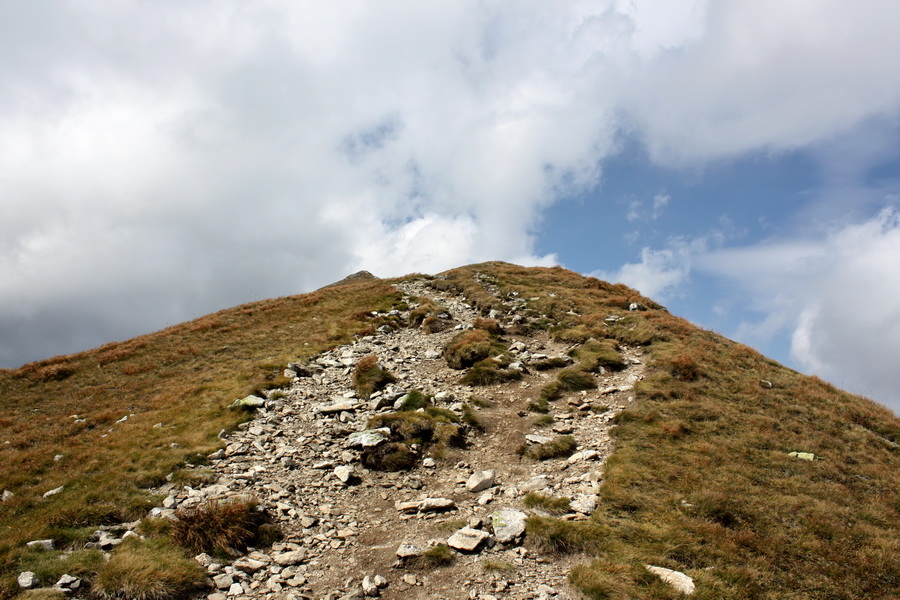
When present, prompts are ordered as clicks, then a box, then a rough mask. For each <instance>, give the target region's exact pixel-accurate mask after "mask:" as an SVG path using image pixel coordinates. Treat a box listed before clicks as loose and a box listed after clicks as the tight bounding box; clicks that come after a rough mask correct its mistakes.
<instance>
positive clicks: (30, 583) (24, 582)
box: [18, 571, 38, 590]
mask: <svg viewBox="0 0 900 600" xmlns="http://www.w3.org/2000/svg"><path fill="white" fill-rule="evenodd" d="M18 582H19V587H20V588H23V589H26V590H30V589H31V588H33V587H36V586H37V584H38V578H37V575H35V574H34V573H32V572H31V571H23V572H22V573H19V577H18Z"/></svg>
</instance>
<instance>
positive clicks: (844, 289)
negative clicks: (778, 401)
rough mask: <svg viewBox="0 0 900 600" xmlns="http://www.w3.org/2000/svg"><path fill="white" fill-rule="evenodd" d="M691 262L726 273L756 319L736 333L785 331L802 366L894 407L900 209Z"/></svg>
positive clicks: (898, 401) (899, 401)
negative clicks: (799, 237) (819, 232)
mask: <svg viewBox="0 0 900 600" xmlns="http://www.w3.org/2000/svg"><path fill="white" fill-rule="evenodd" d="M694 264H695V268H697V269H698V270H703V271H705V272H708V273H713V274H716V275H718V276H721V277H725V278H729V279H732V280H733V281H734V282H735V283H736V284H737V285H739V286H740V287H741V288H742V289H744V290H745V291H747V292H748V293H749V297H750V298H751V302H752V305H753V308H754V309H756V310H759V311H761V312H762V313H763V314H764V315H765V318H764V320H763V322H762V323H745V324H744V326H743V329H742V331H741V332H739V337H744V338H745V339H746V338H747V337H751V336H754V334H755V336H754V337H755V338H756V339H753V337H751V340H750V341H759V337H760V334H763V335H765V334H769V335H771V334H772V333H774V332H776V331H778V330H782V329H785V330H787V331H789V332H790V335H791V355H792V357H793V359H794V360H796V361H797V363H798V365H799V366H800V367H801V368H802V369H803V370H805V371H807V372H812V373H816V374H819V375H821V376H822V377H824V378H826V379H828V380H829V381H833V382H834V383H835V384H837V385H839V386H841V387H845V388H847V389H851V390H854V391H856V392H858V393H861V394H865V395H868V396H871V397H873V398H876V399H878V400H879V401H880V402H883V403H885V404H887V405H888V406H890V407H892V408H893V409H894V410H895V411H900V394H898V392H897V390H898V387H897V369H896V356H898V354H900V279H898V277H897V265H900V212H898V210H897V209H895V208H886V209H885V210H883V211H882V212H881V213H880V214H878V215H877V216H876V217H874V218H872V219H868V220H865V221H862V222H858V223H852V224H848V225H844V226H841V227H835V228H833V229H832V230H830V231H828V232H827V233H826V234H824V235H821V236H816V237H810V238H809V239H807V240H805V241H802V242H797V241H793V242H785V243H779V242H769V243H762V244H759V245H754V246H748V247H743V248H732V249H727V250H719V251H714V252H711V253H708V254H706V255H703V256H699V257H695V259H694Z"/></svg>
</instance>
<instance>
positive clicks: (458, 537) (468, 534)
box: [447, 527, 491, 552]
mask: <svg viewBox="0 0 900 600" xmlns="http://www.w3.org/2000/svg"><path fill="white" fill-rule="evenodd" d="M489 537H491V535H490V534H489V533H488V532H486V531H482V530H480V529H472V528H471V527H463V528H462V529H460V530H459V531H457V532H456V533H454V534H453V535H451V536H450V538H449V539H448V540H447V545H448V546H450V547H451V548H454V549H456V550H462V551H464V552H473V551H474V550H475V549H477V548H478V547H479V546H480V545H481V544H482V542H484V541H485V540H487V539H488V538H489Z"/></svg>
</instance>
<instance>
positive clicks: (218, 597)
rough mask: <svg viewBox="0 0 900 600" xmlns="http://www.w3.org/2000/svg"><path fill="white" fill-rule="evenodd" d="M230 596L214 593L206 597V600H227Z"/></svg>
mask: <svg viewBox="0 0 900 600" xmlns="http://www.w3.org/2000/svg"><path fill="white" fill-rule="evenodd" d="M227 599H228V596H226V595H225V594H222V593H220V592H214V593H212V594H210V595H209V596H207V597H206V600H227Z"/></svg>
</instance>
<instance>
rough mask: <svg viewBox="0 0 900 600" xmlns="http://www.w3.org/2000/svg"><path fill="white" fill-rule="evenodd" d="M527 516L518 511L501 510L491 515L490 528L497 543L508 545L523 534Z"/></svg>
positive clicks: (510, 509)
mask: <svg viewBox="0 0 900 600" xmlns="http://www.w3.org/2000/svg"><path fill="white" fill-rule="evenodd" d="M526 517H527V515H526V514H525V513H523V512H522V511H520V510H514V509H512V508H501V509H500V510H495V511H494V512H492V513H491V528H492V529H493V530H494V537H495V538H497V541H498V542H501V543H504V544H508V543H510V542H513V541H515V540H516V539H517V538H518V537H519V536H521V535H522V534H524V533H525V519H526Z"/></svg>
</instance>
